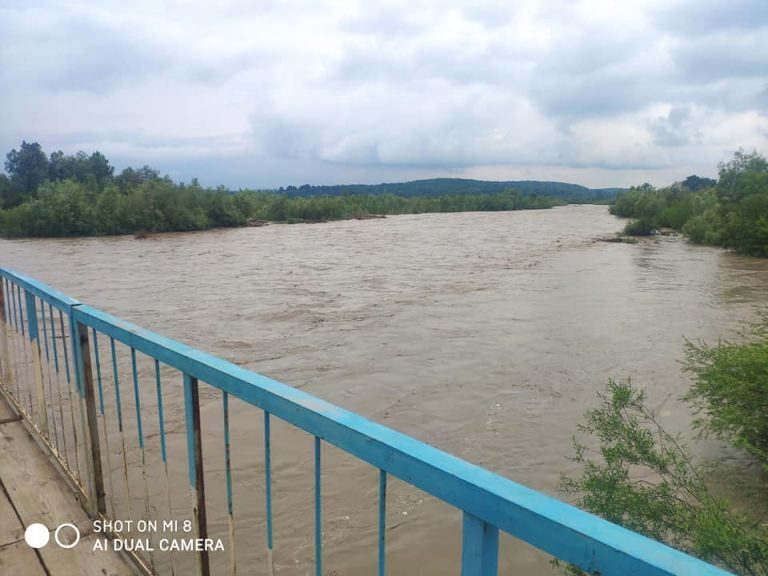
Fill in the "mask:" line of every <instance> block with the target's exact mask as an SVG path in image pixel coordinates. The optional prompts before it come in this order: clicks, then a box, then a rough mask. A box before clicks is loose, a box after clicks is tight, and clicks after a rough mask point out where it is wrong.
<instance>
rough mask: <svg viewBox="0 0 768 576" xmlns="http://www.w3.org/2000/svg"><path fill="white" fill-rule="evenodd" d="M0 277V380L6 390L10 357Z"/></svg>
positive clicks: (8, 379) (9, 384)
mask: <svg viewBox="0 0 768 576" xmlns="http://www.w3.org/2000/svg"><path fill="white" fill-rule="evenodd" d="M1 280H2V279H1V278H0V363H1V364H0V368H2V373H0V380H2V384H3V386H4V387H5V388H6V390H9V391H10V386H11V357H10V356H9V354H8V333H7V332H6V328H7V319H6V317H5V282H3V281H1Z"/></svg>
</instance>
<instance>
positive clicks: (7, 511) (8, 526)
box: [0, 489, 24, 573]
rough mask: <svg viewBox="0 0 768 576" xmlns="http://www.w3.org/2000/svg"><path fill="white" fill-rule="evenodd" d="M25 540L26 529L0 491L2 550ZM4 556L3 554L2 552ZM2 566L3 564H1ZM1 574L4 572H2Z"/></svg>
mask: <svg viewBox="0 0 768 576" xmlns="http://www.w3.org/2000/svg"><path fill="white" fill-rule="evenodd" d="M23 539H24V527H23V526H22V525H21V522H20V521H19V518H18V516H16V511H15V510H14V509H13V507H12V506H11V502H10V501H9V500H8V498H7V497H6V495H5V492H4V491H3V490H2V489H0V550H2V547H3V546H7V545H8V544H14V543H16V542H19V541H20V540H23ZM0 554H2V552H0ZM0 566H2V564H0ZM0 573H2V571H1V570H0Z"/></svg>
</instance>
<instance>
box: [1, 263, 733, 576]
mask: <svg viewBox="0 0 768 576" xmlns="http://www.w3.org/2000/svg"><path fill="white" fill-rule="evenodd" d="M0 277H2V290H1V291H0V298H2V306H0V311H1V312H2V314H3V317H2V319H0V320H3V321H2V322H0V326H2V333H0V346H2V348H0V376H1V377H2V389H3V391H4V392H5V393H6V395H7V396H8V397H9V398H10V399H11V401H12V403H13V405H14V406H15V407H16V408H17V410H19V411H20V412H21V413H22V414H23V415H24V416H25V417H26V418H27V419H28V420H29V422H30V423H31V424H32V426H34V427H35V429H36V430H37V432H38V433H39V434H40V436H41V437H42V439H43V440H44V442H45V443H46V445H47V446H48V447H49V448H50V449H51V451H52V453H53V454H54V455H55V456H56V457H57V458H58V460H59V461H60V462H61V464H62V468H63V469H64V471H65V472H66V473H67V474H68V475H69V477H70V479H71V480H72V481H73V484H74V485H75V486H76V487H77V488H78V490H79V491H80V493H81V495H82V497H83V499H84V503H85V504H86V505H87V508H88V510H89V511H90V512H91V514H92V515H93V516H94V517H96V516H100V517H102V518H110V517H112V518H114V517H115V510H114V508H115V500H116V498H117V492H116V490H115V488H114V487H113V486H112V485H111V470H112V469H113V468H114V467H113V466H112V465H111V464H110V463H107V470H108V472H107V474H104V466H103V462H102V458H103V457H104V456H105V455H106V458H109V457H110V452H111V451H110V450H109V448H108V447H107V448H106V449H103V448H102V445H103V444H104V443H107V442H108V441H109V436H110V435H109V434H108V433H107V427H106V415H105V414H106V412H105V397H106V393H105V390H104V386H103V384H104V380H105V378H104V375H103V374H102V362H101V356H100V347H99V338H108V339H109V351H108V352H109V354H108V357H109V359H110V361H111V364H112V383H113V388H114V391H115V406H114V410H115V412H114V418H116V420H117V426H118V430H119V433H120V436H121V437H122V455H123V468H124V471H125V489H126V491H130V484H131V483H130V482H129V468H130V467H129V466H128V464H127V461H126V449H125V435H124V422H123V419H124V416H125V405H124V400H125V399H124V398H122V397H121V391H120V378H119V369H118V368H119V361H118V358H117V356H118V355H117V353H116V343H120V344H122V345H125V346H126V347H127V348H128V349H129V351H130V368H129V370H130V372H131V375H132V384H133V399H132V401H133V404H134V406H135V412H136V433H137V435H138V445H139V450H140V453H141V467H142V474H143V481H144V490H145V495H146V497H147V499H146V502H148V501H149V494H148V487H147V476H146V473H145V472H144V468H145V466H146V461H145V452H144V439H145V438H144V430H143V426H142V418H143V410H142V405H141V401H142V399H141V394H140V392H141V386H140V382H139V380H140V376H139V370H138V369H137V355H138V354H141V355H144V356H146V357H147V358H148V359H150V360H151V362H152V364H153V366H154V383H155V391H156V397H157V412H158V418H159V422H158V425H159V435H160V440H161V449H162V451H161V456H162V462H163V464H164V466H165V478H166V486H168V462H167V452H166V429H165V422H164V417H165V413H164V408H163V406H164V404H163V391H162V390H163V388H162V382H161V381H162V378H161V365H162V366H163V367H171V368H173V369H175V370H177V371H178V372H180V373H181V375H182V383H183V398H184V408H185V411H184V425H185V432H186V452H187V464H188V466H187V469H188V481H189V486H190V487H191V489H192V491H193V494H194V505H193V507H192V508H193V510H192V518H193V521H194V525H195V534H196V535H197V536H198V537H200V538H205V537H207V534H208V527H207V516H206V493H205V482H204V480H205V474H204V459H203V452H202V436H201V416H200V391H199V386H200V383H201V382H202V383H205V384H207V385H209V386H211V387H213V388H215V389H218V390H220V391H221V394H222V411H223V424H224V430H223V433H224V473H225V480H226V509H227V515H228V519H229V531H230V542H231V561H230V568H229V570H230V572H231V573H235V572H236V571H237V564H236V561H235V558H236V556H235V554H234V543H235V534H234V522H233V511H234V506H233V497H232V471H231V460H230V429H229V428H230V415H229V414H230V412H229V410H230V399H231V398H238V399H240V400H242V401H243V402H246V403H247V404H249V405H251V406H253V407H254V408H256V409H259V410H262V411H263V414H264V420H263V433H264V473H265V495H264V498H265V519H264V522H265V526H266V547H267V562H268V571H269V573H272V570H273V517H272V464H271V450H272V446H271V432H270V426H271V419H272V418H278V419H280V420H283V421H285V422H287V423H289V424H291V425H293V426H295V427H297V428H299V429H301V430H303V431H305V432H307V433H308V434H310V435H312V436H313V437H314V498H315V500H314V503H315V518H314V530H315V572H316V574H322V560H323V541H322V530H321V527H322V516H321V514H322V507H321V503H322V497H321V496H322V494H321V486H322V482H321V480H322V468H321V463H322V462H321V457H322V447H323V444H324V443H329V444H332V445H334V446H336V447H337V448H340V449H341V450H343V451H345V452H346V453H348V454H351V455H353V456H355V457H356V458H358V459H360V460H362V461H364V462H367V463H368V464H370V465H372V466H374V467H375V468H377V469H378V471H379V490H378V526H377V529H378V538H377V544H378V564H377V565H378V573H379V574H380V575H383V574H385V571H386V562H385V561H386V552H387V541H386V536H387V516H386V502H387V479H388V476H390V475H391V476H394V477H397V478H399V479H401V480H403V481H405V482H407V483H409V484H411V485H413V486H415V487H417V488H419V489H421V490H424V491H425V492H427V493H428V494H431V495H433V496H435V497H437V498H439V499H441V500H443V501H444V502H447V503H448V504H450V505H451V506H453V507H455V508H456V509H458V510H459V511H461V513H462V514H463V537H462V538H463V543H462V555H461V574H462V575H464V576H470V575H483V576H487V575H490V574H496V573H497V571H498V549H499V531H500V530H501V531H503V532H507V533H509V534H511V535H512V536H514V537H516V538H519V539H521V540H523V541H525V542H527V543H529V544H531V545H533V546H535V547H537V548H539V549H541V550H543V551H545V552H547V553H549V554H551V555H553V556H554V557H556V558H558V559H560V560H563V561H565V562H568V563H570V564H573V565H575V566H578V567H579V568H581V569H583V570H585V571H587V572H588V573H591V574H601V575H609V574H617V575H622V576H623V575H626V574H642V575H672V574H675V575H691V576H693V575H697V576H698V575H712V576H714V575H724V574H727V572H724V571H723V570H721V569H719V568H717V567H714V566H712V565H710V564H707V563H705V562H702V561H700V560H698V559H695V558H693V557H691V556H688V555H686V554H684V553H682V552H679V551H677V550H674V549H672V548H670V547H668V546H665V545H663V544H660V543H659V542H656V541H654V540H651V539H649V538H646V537H644V536H641V535H639V534H637V533H635V532H632V531H629V530H626V529H624V528H622V527H620V526H617V525H615V524H611V523H609V522H607V521H605V520H603V519H601V518H598V517H596V516H594V515H592V514H589V513H587V512H584V511H582V510H579V509H578V508H575V507H573V506H571V505H568V504H565V503H563V502H561V501H559V500H556V499H554V498H552V497H549V496H546V495H544V494H542V493H540V492H537V491H535V490H532V489H530V488H527V487H525V486H522V485H520V484H517V483H515V482H513V481H511V480H509V479H507V478H503V477H501V476H499V475H497V474H494V473H492V472H490V471H488V470H485V469H483V468H481V467H479V466H475V465H473V464H470V463H468V462H465V461H464V460H461V459H459V458H456V457H454V456H451V455H450V454H447V453H445V452H442V451H440V450H438V449H436V448H434V447H432V446H430V445H427V444H425V443H423V442H420V441H418V440H415V439H413V438H411V437H409V436H406V435H404V434H401V433H399V432H396V431H394V430H392V429H390V428H387V427H385V426H382V425H380V424H377V423H375V422H372V421H370V420H367V419H365V418H362V417H360V416H358V415H357V414H354V413H352V412H349V411H347V410H344V409H342V408H339V407H337V406H334V405H332V404H330V403H328V402H325V401H323V400H321V399H319V398H316V397H314V396H311V395H310V394H307V393H305V392H302V391H301V390H297V389H295V388H292V387H290V386H287V385H285V384H282V383H280V382H277V381H275V380H272V379H270V378H267V377H265V376H262V375H260V374H256V373H254V372H251V371H249V370H246V369H244V368H241V367H239V366H236V365H234V364H232V363H230V362H227V361H225V360H222V359H220V358H217V357H214V356H212V355H210V354H206V353H205V352H201V351H200V350H196V349H194V348H191V347H189V346H186V345H184V344H181V343H179V342H176V341H174V340H171V339H169V338H166V337H163V336H160V335H158V334H155V333H153V332H150V331H148V330H145V329H142V328H140V327H138V326H135V325H133V324H131V323H129V322H126V321H124V320H121V319H120V318H116V317H114V316H112V315H110V314H107V313H105V312H102V311H100V310H97V309H95V308H92V307H91V306H88V305H86V304H83V303H81V302H79V301H77V300H73V299H72V298H69V297H68V296H66V295H64V294H62V293H60V292H57V291H56V290H53V289H51V288H49V287H48V286H46V285H45V284H42V283H40V282H38V281H36V280H33V279H31V278H28V277H25V276H23V275H21V274H18V273H15V272H12V271H10V270H7V269H3V268H0ZM22 296H24V298H22ZM22 302H25V303H26V309H25V308H24V305H23V304H22ZM45 304H48V308H47V309H46V306H45ZM54 309H55V310H56V311H57V312H58V313H59V314H58V320H59V328H58V330H59V334H58V336H57V334H56V332H55V330H56V328H55V325H56V322H55V321H54V317H55V313H54ZM40 325H42V326H43V327H46V326H48V327H49V328H50V330H48V328H45V329H44V333H43V338H44V343H43V345H41V343H40V330H39V327H40ZM7 328H10V333H13V332H15V333H16V336H15V337H14V338H10V340H13V342H14V344H13V347H14V349H13V350H10V348H9V345H8V341H9V339H8V336H9V334H8V332H9V331H8V330H7ZM19 334H21V336H22V338H23V340H24V342H25V347H26V348H27V349H28V350H26V351H24V350H21V349H20V347H19V345H18V340H19V338H18V335H19ZM67 339H69V341H70V345H69V347H68V348H67ZM57 340H60V345H59V346H57ZM43 351H45V352H44V354H43ZM101 351H102V352H101V353H104V352H103V351H104V347H103V346H102V347H101ZM62 353H63V356H62V358H61V359H62V360H63V363H64V364H65V366H62V362H60V361H59V357H60V356H61V355H62ZM28 354H31V356H32V366H33V372H34V374H35V378H34V382H32V381H30V379H29V378H26V384H25V378H24V372H25V371H24V370H22V368H20V365H21V364H20V361H19V359H20V358H21V356H22V355H28ZM70 356H71V358H70ZM25 357H26V356H25ZM43 358H45V360H46V362H45V364H47V367H48V372H47V374H48V377H47V378H46V377H45V374H46V371H45V370H44V369H43V361H42V360H43ZM51 359H53V362H51ZM94 360H95V361H94ZM70 363H71V364H72V366H73V367H74V374H75V378H74V383H73V386H74V390H75V394H72V393H70V394H69V395H64V396H62V394H61V393H60V392H59V393H58V394H56V390H57V385H58V386H59V387H60V386H61V385H62V382H61V380H63V379H64V376H66V381H67V382H71V378H70V374H69V372H70V369H69V365H70ZM24 366H26V367H28V366H29V363H28V362H27V363H26V364H25V365H24ZM63 372H66V374H65V375H63V374H62V373H63ZM94 373H95V378H94ZM56 375H58V378H57V377H55V376H56ZM46 384H48V387H47V388H48V389H47V391H46V386H45V385H46ZM25 394H26V396H25ZM33 396H34V398H33ZM62 404H66V405H65V406H64V409H63V410H62ZM65 413H66V416H69V417H70V418H67V417H66V416H65ZM78 418H79V420H80V423H79V426H78ZM99 421H100V422H101V423H102V430H99V426H98V423H99ZM69 428H72V431H71V432H70V431H69ZM51 430H53V432H51ZM78 434H80V435H81V436H82V438H84V439H85V442H84V445H85V449H84V450H83V452H82V454H79V453H78V444H77V440H75V445H74V448H75V450H74V453H72V451H71V449H70V450H68V449H67V448H66V447H65V445H64V443H65V441H66V440H67V439H69V440H70V442H71V441H72V440H73V436H77V435H78ZM80 458H83V459H85V462H84V463H83V465H82V466H81V464H80V463H79V459H80ZM81 468H83V469H84V471H83V470H81ZM117 468H119V465H117ZM104 476H107V482H106V485H105V480H104ZM134 488H135V486H134ZM134 491H135V490H134ZM168 497H169V507H168V509H169V512H170V510H171V506H170V494H168ZM131 500H132V498H131V496H130V494H129V495H128V499H127V501H128V504H129V505H130V503H131ZM108 503H109V504H110V507H111V510H108ZM145 514H146V515H149V514H151V511H150V509H149V505H148V504H147V507H146V510H145ZM135 559H136V560H137V562H139V564H140V566H141V567H142V568H143V569H144V570H145V571H147V572H148V573H152V572H155V571H156V570H157V566H156V565H155V561H154V558H152V557H150V558H147V557H146V556H143V555H141V554H137V555H136V558H135ZM197 565H198V570H199V572H200V573H201V574H203V575H207V574H209V573H210V558H209V555H208V552H207V551H200V552H199V553H198V556H197ZM169 570H170V572H171V573H173V572H174V570H175V568H174V563H173V557H172V558H171V564H170V568H169Z"/></svg>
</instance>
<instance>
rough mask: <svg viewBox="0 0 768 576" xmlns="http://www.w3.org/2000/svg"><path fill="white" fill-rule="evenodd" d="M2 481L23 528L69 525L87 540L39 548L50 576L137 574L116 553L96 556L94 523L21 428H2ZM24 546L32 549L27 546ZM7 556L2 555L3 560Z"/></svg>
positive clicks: (20, 425)
mask: <svg viewBox="0 0 768 576" xmlns="http://www.w3.org/2000/svg"><path fill="white" fill-rule="evenodd" d="M0 481H2V483H3V486H4V487H5V491H6V492H7V494H8V496H9V497H10V499H11V501H12V502H13V505H14V506H15V508H16V510H17V511H18V514H19V516H20V517H21V522H22V524H23V526H29V525H30V524H32V523H35V522H39V523H41V524H43V525H45V526H47V527H48V528H49V529H50V530H51V531H52V532H53V531H54V530H55V529H56V528H57V527H58V526H59V525H60V524H64V523H70V524H75V525H76V526H77V527H78V529H79V530H80V533H81V534H82V539H81V541H80V543H79V544H78V545H77V546H75V547H74V548H71V549H64V548H60V547H59V546H57V545H56V543H55V542H54V539H53V534H51V541H50V542H49V543H48V545H46V546H45V547H43V548H40V550H39V553H40V556H41V557H42V560H43V563H44V564H45V566H46V567H47V569H48V572H49V573H50V574H51V576H57V575H59V574H61V575H67V574H85V575H93V576H133V574H134V571H133V570H132V569H131V567H129V565H128V564H127V563H126V562H125V561H124V560H123V559H122V557H121V556H120V555H119V554H118V553H117V552H114V551H102V550H97V551H94V550H93V541H94V540H95V539H96V535H95V534H92V533H91V527H92V522H91V520H90V518H88V516H87V515H86V513H85V511H84V510H83V509H82V508H81V507H80V504H79V503H78V501H77V499H76V498H75V496H74V492H73V491H72V490H71V489H70V487H69V486H68V485H67V483H66V482H65V481H64V479H63V478H62V477H61V476H60V475H59V473H58V472H57V471H56V469H55V468H54V467H53V464H52V463H51V462H49V461H48V459H47V458H46V456H45V455H44V454H43V452H42V450H41V449H40V448H39V446H38V445H37V443H36V442H35V441H34V440H33V439H32V437H31V436H30V435H29V434H28V433H27V431H26V429H25V428H24V426H23V424H22V423H21V422H12V423H9V424H4V425H2V426H0ZM22 537H23V534H22ZM22 546H23V547H26V548H28V549H29V547H28V546H27V545H26V544H25V543H22ZM29 550H30V551H31V549H29ZM4 556H5V555H4V553H3V551H2V550H0V557H4ZM14 558H15V557H14ZM14 561H15V560H14ZM7 573H8V574H9V573H11V572H7V571H5V570H2V569H0V574H7ZM14 575H15V576H18V575H17V574H16V573H14Z"/></svg>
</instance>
